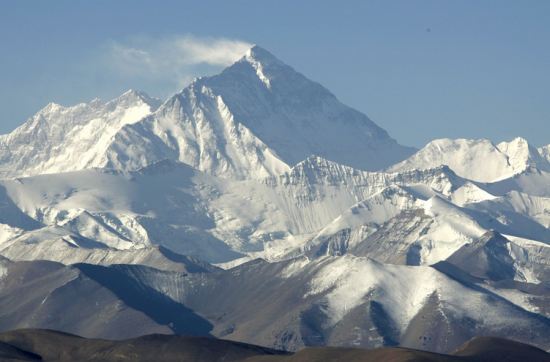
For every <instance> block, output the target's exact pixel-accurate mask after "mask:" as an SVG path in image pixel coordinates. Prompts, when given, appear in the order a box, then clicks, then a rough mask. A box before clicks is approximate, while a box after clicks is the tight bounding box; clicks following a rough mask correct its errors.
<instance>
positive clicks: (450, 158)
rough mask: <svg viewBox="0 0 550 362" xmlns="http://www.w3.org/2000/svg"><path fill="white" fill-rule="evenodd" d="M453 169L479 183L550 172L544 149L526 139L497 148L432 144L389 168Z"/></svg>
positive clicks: (472, 142)
mask: <svg viewBox="0 0 550 362" xmlns="http://www.w3.org/2000/svg"><path fill="white" fill-rule="evenodd" d="M439 165H447V166H449V167H450V168H451V169H452V170H453V171H454V172H456V174H457V175H459V176H461V177H464V178H466V179H469V180H472V181H477V182H495V181H499V180H503V179H506V178H509V177H511V176H513V175H516V174H519V173H522V172H524V171H526V170H528V169H536V170H539V171H546V172H548V171H550V162H549V161H548V160H547V159H546V158H545V157H544V148H543V149H540V150H537V149H535V148H534V147H532V146H531V145H529V144H528V143H527V141H526V140H524V139H523V138H519V137H518V138H516V139H514V140H513V141H511V142H502V143H500V144H499V145H498V146H495V145H494V144H493V143H492V142H491V141H489V140H486V139H481V140H467V139H457V140H452V139H447V138H445V139H439V140H435V141H432V142H430V143H428V144H427V145H426V147H424V148H423V149H421V150H420V151H418V152H417V153H415V154H414V155H413V156H411V157H410V158H408V159H407V160H405V161H403V162H401V163H398V164H396V165H394V166H391V167H389V168H388V169H386V171H387V172H401V171H404V170H411V169H427V168H433V167H437V166H439Z"/></svg>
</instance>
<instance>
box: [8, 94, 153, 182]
mask: <svg viewBox="0 0 550 362" xmlns="http://www.w3.org/2000/svg"><path fill="white" fill-rule="evenodd" d="M159 106H160V101H159V100H158V99H153V98H151V97H149V96H148V95H147V94H145V93H142V92H137V91H133V90H131V91H128V92H126V93H124V94H123V95H122V96H120V97H119V98H117V99H115V100H113V101H110V102H108V103H106V104H103V103H101V101H100V100H98V99H95V100H93V101H92V102H91V103H90V104H85V103H82V104H78V105H76V106H74V107H70V108H66V107H62V106H60V105H58V104H54V103H50V104H49V105H47V106H46V107H45V108H44V109H42V110H41V111H39V112H38V113H37V114H36V115H35V116H34V117H32V118H30V119H29V120H28V121H27V122H26V123H25V124H24V125H22V126H21V127H19V128H17V129H16V130H15V131H14V132H13V133H11V134H8V135H2V136H0V175H1V176H2V177H4V178H7V177H19V176H30V175H35V174H41V173H56V172H65V171H73V170H79V169H84V168H90V167H101V166H103V165H104V164H103V157H102V156H103V153H104V152H105V150H106V148H107V146H108V144H109V142H110V141H111V139H112V137H113V136H114V135H115V134H116V133H117V132H118V131H119V130H120V129H121V128H122V127H123V126H124V125H127V124H133V123H136V122H138V121H139V120H140V119H141V118H143V117H145V116H147V115H149V114H151V113H152V112H154V111H156V110H157V109H158V107H159Z"/></svg>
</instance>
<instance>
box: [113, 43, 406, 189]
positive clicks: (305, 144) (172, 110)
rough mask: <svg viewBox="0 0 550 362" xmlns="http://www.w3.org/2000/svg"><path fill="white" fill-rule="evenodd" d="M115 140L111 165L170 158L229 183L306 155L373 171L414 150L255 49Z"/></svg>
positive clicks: (274, 169)
mask: <svg viewBox="0 0 550 362" xmlns="http://www.w3.org/2000/svg"><path fill="white" fill-rule="evenodd" d="M118 138H119V142H118V141H117V142H115V143H113V145H112V147H111V148H110V150H109V155H108V157H109V159H110V165H112V167H116V168H125V169H132V168H138V167H142V166H145V165H146V163H148V162H153V161H156V160H159V159H162V158H173V159H177V160H179V161H181V162H185V163H187V164H189V165H192V166H193V167H195V168H197V169H199V170H201V171H203V172H206V173H210V174H213V175H216V176H219V177H223V178H227V179H233V180H243V179H251V178H263V177H266V176H270V175H277V174H281V173H284V172H286V171H288V170H289V169H290V167H292V166H294V165H296V164H297V163H299V162H301V161H302V160H304V159H306V158H307V157H308V156H310V155H311V154H315V155H319V156H321V157H323V158H325V159H328V160H331V161H333V162H337V163H340V164H343V165H347V166H351V167H354V168H358V169H362V170H371V171H375V170H378V169H380V168H383V167H385V166H388V165H390V164H392V163H394V162H396V161H398V160H402V159H404V158H406V157H408V156H409V155H410V154H412V152H413V151H414V149H411V148H407V147H403V146H400V145H398V144H397V143H396V142H395V141H394V140H393V139H391V138H389V136H388V134H387V133H386V132H385V131H384V130H383V129H381V128H380V127H378V126H377V125H376V124H374V123H373V122H372V121H371V120H369V119H368V118H367V117H366V116H365V115H363V114H362V113H360V112H357V111H355V110H353V109H351V108H349V107H347V106H345V105H343V104H341V103H340V102H339V101H338V100H337V99H336V97H334V95H332V94H331V93H330V92H329V91H328V90H327V89H325V88H324V87H323V86H321V85H320V84H318V83H316V82H313V81H310V80H308V79H307V78H306V77H304V76H303V75H302V74H300V73H298V72H296V71H295V70H294V69H292V68H291V67H290V66H288V65H285V64H284V63H283V62H281V61H279V60H277V59H276V58H275V57H274V56H273V55H271V54H270V53H269V52H267V51H266V50H264V49H262V48H260V47H258V46H254V47H253V48H251V49H250V50H249V51H248V52H247V53H246V54H245V56H244V57H243V58H241V59H240V60H239V61H237V62H236V63H235V64H233V65H231V66H230V67H228V68H226V69H224V70H223V71H222V72H221V73H220V74H218V75H214V76H210V77H201V78H198V79H196V80H195V81H194V82H193V83H192V84H191V85H189V86H188V87H187V88H185V89H183V90H182V91H181V92H180V93H179V94H176V95H174V96H173V97H171V98H170V99H168V101H167V102H166V103H165V104H164V105H163V106H162V107H160V108H159V110H158V111H157V112H156V113H155V115H153V116H152V117H149V118H147V119H145V120H143V121H142V122H140V123H139V124H136V125H129V126H127V127H125V128H124V129H123V130H121V132H120V133H119V135H118Z"/></svg>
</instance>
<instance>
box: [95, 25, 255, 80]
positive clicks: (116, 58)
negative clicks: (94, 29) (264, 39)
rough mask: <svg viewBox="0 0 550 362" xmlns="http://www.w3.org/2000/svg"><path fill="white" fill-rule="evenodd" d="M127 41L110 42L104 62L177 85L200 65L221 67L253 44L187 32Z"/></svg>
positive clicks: (117, 69) (122, 72) (123, 71)
mask: <svg viewBox="0 0 550 362" xmlns="http://www.w3.org/2000/svg"><path fill="white" fill-rule="evenodd" d="M129 43H130V44H121V43H118V42H113V43H111V45H110V46H109V47H108V50H107V54H105V57H104V58H105V61H106V63H107V65H108V66H109V67H110V68H112V70H114V71H115V72H116V74H117V75H119V76H125V77H130V78H141V79H150V80H158V81H160V80H171V81H173V82H174V83H178V84H186V83H188V82H189V80H190V79H192V78H194V77H195V76H196V75H197V68H198V67H200V66H211V67H213V68H220V69H221V68H223V67H226V66H228V65H231V64H232V63H234V62H235V61H237V60H238V59H240V58H241V57H242V56H243V55H244V54H245V53H246V51H247V50H248V49H249V48H250V47H252V44H249V43H246V42H244V41H241V40H235V39H225V38H217V39H216V38H212V37H195V36H193V35H189V34H187V35H182V36H173V37H170V38H164V39H153V38H137V39H133V40H132V41H131V42H129ZM201 75H205V74H201Z"/></svg>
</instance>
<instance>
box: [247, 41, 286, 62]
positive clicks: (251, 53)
mask: <svg viewBox="0 0 550 362" xmlns="http://www.w3.org/2000/svg"><path fill="white" fill-rule="evenodd" d="M244 59H246V60H248V61H250V60H253V61H257V62H260V63H269V62H278V63H282V62H281V61H280V60H279V59H277V58H275V56H274V55H273V54H271V53H270V52H268V51H267V50H265V49H264V48H261V47H259V46H257V45H254V46H253V47H252V48H250V49H248V51H247V52H246V53H245V55H244Z"/></svg>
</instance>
